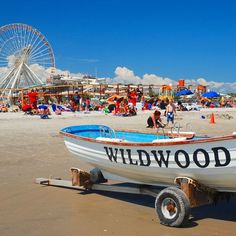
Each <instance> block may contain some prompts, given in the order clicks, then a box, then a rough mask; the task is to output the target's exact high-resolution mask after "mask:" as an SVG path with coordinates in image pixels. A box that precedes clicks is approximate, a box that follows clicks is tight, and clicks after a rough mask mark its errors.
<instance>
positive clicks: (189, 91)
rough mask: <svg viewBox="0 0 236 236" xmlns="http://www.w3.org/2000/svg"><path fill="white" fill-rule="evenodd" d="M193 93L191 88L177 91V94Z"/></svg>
mask: <svg viewBox="0 0 236 236" xmlns="http://www.w3.org/2000/svg"><path fill="white" fill-rule="evenodd" d="M191 94H193V92H192V91H191V90H189V89H183V90H181V91H179V92H178V93H176V96H178V97H179V96H185V95H191Z"/></svg>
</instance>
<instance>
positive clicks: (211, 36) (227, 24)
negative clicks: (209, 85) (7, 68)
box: [0, 0, 236, 83]
mask: <svg viewBox="0 0 236 236" xmlns="http://www.w3.org/2000/svg"><path fill="white" fill-rule="evenodd" d="M0 16H1V17H0V26H2V25H5V24H10V23H15V22H20V23H25V24H29V25H32V26H33V27H35V28H37V29H38V30H39V31H40V32H42V33H43V34H44V35H45V36H46V37H47V39H48V41H49V42H50V44H51V45H52V47H53V50H54V54H55V57H56V66H57V68H59V69H62V70H69V71H71V72H74V73H77V72H81V73H89V74H95V73H96V72H97V75H98V76H99V77H114V76H115V74H114V72H115V70H116V68H117V67H118V66H120V67H126V68H129V69H130V70H132V71H134V73H135V75H138V76H143V75H144V74H146V73H147V74H156V75H159V76H164V77H169V78H171V79H173V80H178V79H189V80H191V79H197V78H205V79H206V80H207V81H216V82H229V83H232V82H236V66H235V64H236V60H235V57H236V1H229V0H221V1H219V0H211V1H210V0H176V1H174V0H162V1H159V0H156V1H154V0H153V1H151V0H145V1H138V0H136V1H133V0H130V1H129V0H97V1H95V0H90V1H89V0H87V1H86V0H84V1H81V0H78V1H76V0H74V1H72V0H67V1H50V0H47V1H46V0H40V1H33V0H31V1H28V0H24V1H18V0H17V1H16V0H12V1H4V2H3V1H2V2H1V8H0Z"/></svg>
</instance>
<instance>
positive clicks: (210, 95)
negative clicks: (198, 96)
mask: <svg viewBox="0 0 236 236" xmlns="http://www.w3.org/2000/svg"><path fill="white" fill-rule="evenodd" d="M219 96H220V94H219V93H217V92H214V91H210V92H206V93H204V94H202V97H205V98H217V97H219Z"/></svg>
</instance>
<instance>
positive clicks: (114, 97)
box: [107, 94, 123, 102]
mask: <svg viewBox="0 0 236 236" xmlns="http://www.w3.org/2000/svg"><path fill="white" fill-rule="evenodd" d="M121 97H123V96H120V95H117V94H115V95H112V96H111V97H109V98H108V99H107V102H114V100H115V99H116V100H117V99H120V98H121Z"/></svg>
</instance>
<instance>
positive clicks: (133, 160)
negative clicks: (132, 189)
mask: <svg viewBox="0 0 236 236" xmlns="http://www.w3.org/2000/svg"><path fill="white" fill-rule="evenodd" d="M60 133H61V134H62V135H63V136H64V140H65V144H66V146H67V148H68V150H69V151H70V152H71V153H72V154H74V155H75V157H76V158H78V159H79V160H80V161H84V162H86V163H89V164H90V165H92V166H94V167H95V168H96V169H99V171H100V175H102V179H108V180H109V179H112V180H117V181H124V182H129V183H136V184H140V185H145V186H158V187H160V186H162V187H165V188H164V189H163V190H161V191H160V192H159V194H158V195H157V198H156V204H155V206H156V212H157V214H158V216H159V218H160V222H161V223H162V224H165V225H168V226H179V225H181V224H183V223H185V222H186V220H187V219H188V217H189V213H190V208H191V207H196V206H199V205H202V204H206V203H210V202H212V201H213V200H214V199H215V198H216V196H217V197H218V196H221V195H222V196H223V195H224V196H226V197H227V198H228V197H229V196H231V195H232V193H236V134H235V133H232V134H231V135H225V136H219V137H195V135H194V133H191V132H190V133H188V132H187V133H186V132H183V133H181V132H178V133H175V132H173V133H172V134H171V133H166V134H164V135H160V134H150V133H139V132H137V131H125V130H122V131H121V130H116V131H114V130H112V129H111V128H109V127H107V126H104V125H79V126H71V127H66V128H63V129H62V130H61V132H60ZM77 177H78V176H77ZM77 177H76V178H77ZM99 181H100V180H99V179H97V180H95V181H94V183H95V182H99ZM75 182H76V181H75ZM77 182H78V181H77ZM101 182H102V181H101ZM90 183H91V181H90ZM91 184H93V183H91ZM177 186H179V187H177Z"/></svg>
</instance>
